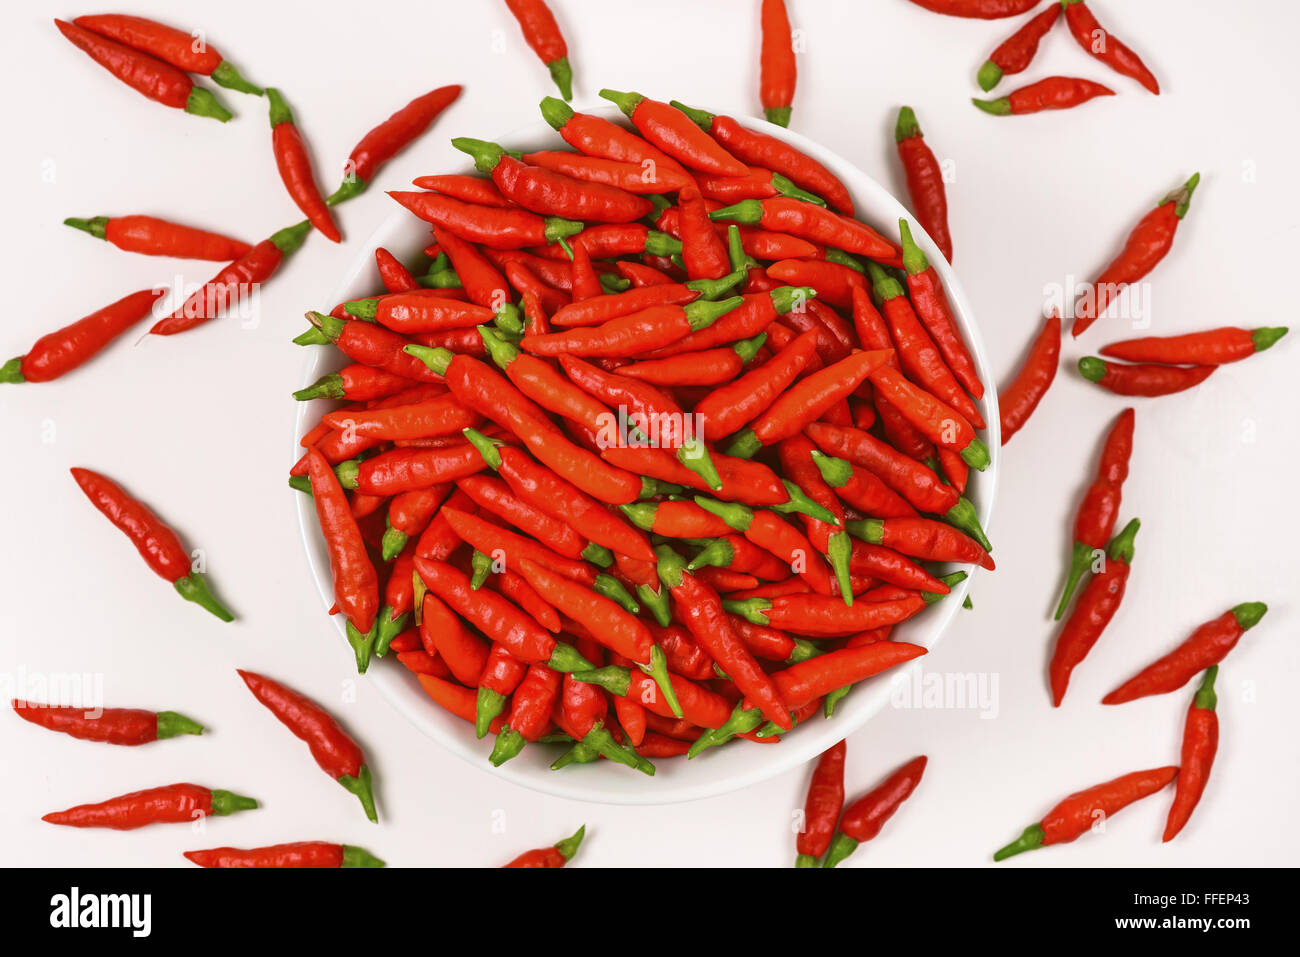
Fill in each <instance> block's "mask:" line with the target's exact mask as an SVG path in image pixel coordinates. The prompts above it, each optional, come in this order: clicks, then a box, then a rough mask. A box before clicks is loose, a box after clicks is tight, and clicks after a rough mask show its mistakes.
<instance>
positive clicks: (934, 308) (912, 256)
mask: <svg viewBox="0 0 1300 957" xmlns="http://www.w3.org/2000/svg"><path fill="white" fill-rule="evenodd" d="M898 229H899V235H900V238H901V240H902V244H903V268H904V269H905V270H906V271H907V291H908V292H909V293H910V294H911V297H912V307H913V308H914V309H915V310H916V314H917V316H918V317H919V318H920V320H921V322H922V323H924V324H925V328H926V331H927V332H929V333H930V336H931V337H932V338H933V339H934V342H935V345H937V346H938V347H939V351H940V352H941V353H943V359H944V361H945V362H947V363H948V368H949V369H951V370H952V374H953V375H955V376H956V377H957V381H958V382H960V383H961V384H962V386H963V388H965V389H966V391H968V392H969V393H970V394H971V395H973V396H974V397H975V398H977V399H980V398H983V396H984V383H983V382H981V381H980V377H979V371H978V370H977V369H976V368H975V360H974V359H973V358H971V354H970V350H969V349H967V348H966V343H965V341H964V340H963V339H962V335H961V331H960V330H959V328H958V326H957V320H956V318H955V317H954V316H953V312H952V306H951V305H949V303H948V297H947V295H946V294H945V292H944V288H943V280H941V279H940V278H939V274H938V273H937V272H935V270H934V267H933V266H931V265H930V262H929V260H928V259H926V256H925V253H924V252H922V251H921V247H919V246H917V245H916V243H915V242H914V241H913V240H912V230H911V227H909V226H908V224H907V222H906V220H899V222H898ZM864 347H865V346H864Z"/></svg>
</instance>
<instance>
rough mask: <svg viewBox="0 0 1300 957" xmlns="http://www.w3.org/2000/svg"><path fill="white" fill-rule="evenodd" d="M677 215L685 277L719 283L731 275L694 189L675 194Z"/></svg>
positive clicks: (724, 249)
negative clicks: (713, 280) (712, 280)
mask: <svg viewBox="0 0 1300 957" xmlns="http://www.w3.org/2000/svg"><path fill="white" fill-rule="evenodd" d="M692 129H694V127H692ZM677 211H678V216H677V227H678V229H680V230H681V240H682V261H683V262H684V263H685V265H686V275H688V276H690V277H691V278H692V279H721V278H722V277H723V276H725V275H727V273H729V272H731V262H730V260H729V259H728V257H727V245H726V243H724V242H723V241H722V239H721V237H719V236H718V233H717V230H716V229H714V226H713V222H712V221H711V220H710V219H709V210H708V208H707V207H706V206H705V205H704V197H703V196H701V195H700V191H699V190H698V189H696V188H695V187H694V186H686V187H683V188H682V189H681V190H680V191H679V192H678V194H677Z"/></svg>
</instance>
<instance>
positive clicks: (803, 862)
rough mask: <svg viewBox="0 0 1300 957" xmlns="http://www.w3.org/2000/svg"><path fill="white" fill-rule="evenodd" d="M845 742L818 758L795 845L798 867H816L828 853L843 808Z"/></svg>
mask: <svg viewBox="0 0 1300 957" xmlns="http://www.w3.org/2000/svg"><path fill="white" fill-rule="evenodd" d="M846 750H847V749H846V747H845V744H844V742H843V741H840V742H838V743H836V744H833V745H831V746H830V747H829V748H827V749H826V750H825V751H823V752H822V755H821V757H820V758H818V759H817V766H816V767H814V768H813V773H812V779H811V780H810V781H809V782H808V796H807V797H806V798H805V799H804V809H803V813H804V816H803V824H802V827H800V828H799V837H798V839H797V840H796V841H795V848H796V850H797V851H798V854H799V856H798V857H797V858H796V859H795V864H794V866H795V867H816V866H817V858H819V857H821V856H822V855H823V854H825V853H826V849H827V848H828V847H830V844H831V838H832V837H833V836H834V835H835V824H836V822H837V821H839V819H840V809H841V808H843V807H844V756H845V751H846Z"/></svg>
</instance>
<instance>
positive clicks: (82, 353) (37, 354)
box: [0, 289, 167, 383]
mask: <svg viewBox="0 0 1300 957" xmlns="http://www.w3.org/2000/svg"><path fill="white" fill-rule="evenodd" d="M166 292H167V290H166V289H141V290H140V291H139V292H133V293H131V294H130V295H129V296H124V297H122V298H121V299H119V300H118V301H117V302H115V303H112V304H111V305H107V306H105V307H104V308H103V309H98V310H96V311H95V312H92V313H91V314H90V315H88V316H85V317H84V318H81V319H78V320H77V321H76V322H73V323H70V324H69V325H66V326H64V327H63V328H62V329H56V330H55V331H54V332H49V333H46V334H45V335H43V336H41V337H40V338H39V339H37V340H36V342H34V343H33V344H32V347H31V349H29V350H28V351H27V354H26V355H21V356H17V357H15V358H13V359H10V360H9V361H8V362H6V363H4V365H0V383H7V382H15V383H16V382H49V381H50V380H51V379H57V378H59V376H62V375H66V374H67V373H69V372H71V371H72V370H73V369H75V368H77V367H78V366H80V365H81V364H82V363H84V362H87V361H89V360H90V359H92V358H94V357H95V355H97V354H98V353H99V352H100V351H102V350H103V349H104V347H105V346H107V345H108V344H109V343H110V342H112V341H113V340H114V339H116V338H117V337H118V336H120V335H121V334H122V333H123V332H125V331H126V330H127V329H130V328H131V327H132V326H133V325H135V324H136V323H137V322H139V321H140V320H141V319H143V318H144V317H145V316H147V315H149V314H150V313H151V312H152V311H153V305H154V303H156V302H157V301H158V300H159V299H160V298H162V296H163V295H165V294H166Z"/></svg>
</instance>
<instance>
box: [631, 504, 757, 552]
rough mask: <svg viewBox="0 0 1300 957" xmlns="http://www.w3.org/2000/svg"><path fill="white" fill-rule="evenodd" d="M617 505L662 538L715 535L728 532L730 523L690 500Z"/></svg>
mask: <svg viewBox="0 0 1300 957" xmlns="http://www.w3.org/2000/svg"><path fill="white" fill-rule="evenodd" d="M619 508H621V509H622V510H623V513H624V514H625V515H627V517H628V518H630V519H631V520H632V521H633V522H634V523H635V524H636V525H637V526H638V527H639V528H643V529H645V530H646V531H647V532H654V533H655V534H656V535H662V536H664V537H665V538H716V537H718V536H720V535H727V534H729V533H730V532H731V526H730V525H728V524H727V523H726V522H725V521H723V520H722V519H721V518H719V517H718V516H717V515H715V514H714V513H713V512H710V511H708V510H707V509H704V508H701V507H700V506H699V505H696V504H695V503H694V502H689V501H666V502H636V503H634V504H632V505H620V506H619ZM652 554H653V553H652Z"/></svg>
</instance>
